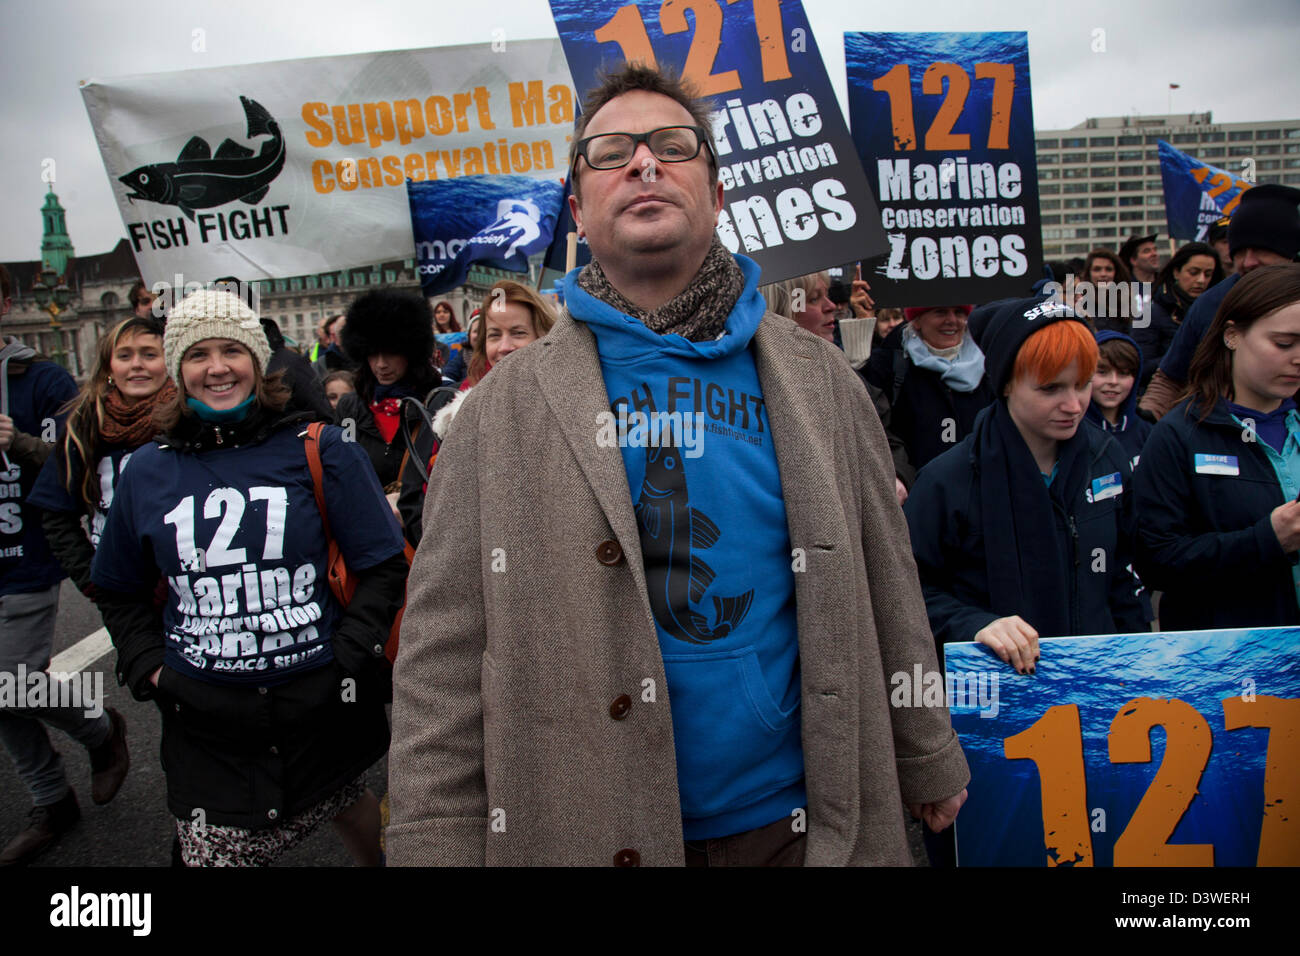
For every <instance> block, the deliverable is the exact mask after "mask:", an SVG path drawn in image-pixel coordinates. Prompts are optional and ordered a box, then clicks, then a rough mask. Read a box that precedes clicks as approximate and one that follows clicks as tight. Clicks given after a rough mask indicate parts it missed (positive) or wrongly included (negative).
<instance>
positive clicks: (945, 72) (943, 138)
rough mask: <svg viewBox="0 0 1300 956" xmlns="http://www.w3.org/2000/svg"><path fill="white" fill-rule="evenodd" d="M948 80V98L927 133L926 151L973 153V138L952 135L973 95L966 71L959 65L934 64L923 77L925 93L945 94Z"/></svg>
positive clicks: (945, 98)
mask: <svg viewBox="0 0 1300 956" xmlns="http://www.w3.org/2000/svg"><path fill="white" fill-rule="evenodd" d="M944 80H947V81H948V95H947V96H945V97H944V98H943V103H942V104H940V106H939V110H938V112H936V113H935V114H934V122H933V123H931V124H930V128H929V129H928V130H926V132H925V148H926V149H928V150H931V151H933V152H939V151H942V150H965V149H970V134H968V133H954V132H953V131H952V128H953V126H954V124H956V122H957V120H958V119H959V118H960V117H961V110H962V107H963V106H965V105H966V97H967V96H968V95H969V94H970V77H968V76H967V75H966V71H965V70H963V69H962V68H961V67H959V66H958V65H957V64H956V63H931V64H930V66H929V68H928V69H926V71H925V73H924V74H922V76H921V92H922V93H928V94H930V95H931V96H934V95H937V94H939V93H942V92H943V85H942V84H943V81H944Z"/></svg>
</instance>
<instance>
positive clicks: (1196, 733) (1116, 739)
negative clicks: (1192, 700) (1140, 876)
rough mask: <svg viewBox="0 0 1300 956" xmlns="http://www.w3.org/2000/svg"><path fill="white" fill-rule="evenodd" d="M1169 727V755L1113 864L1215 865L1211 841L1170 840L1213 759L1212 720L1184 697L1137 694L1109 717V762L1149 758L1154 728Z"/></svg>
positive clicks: (1117, 847) (1119, 843)
mask: <svg viewBox="0 0 1300 956" xmlns="http://www.w3.org/2000/svg"><path fill="white" fill-rule="evenodd" d="M1157 726H1159V727H1163V728H1164V729H1165V755H1164V759H1163V760H1161V761H1160V769H1159V770H1157V771H1156V776H1155V779H1154V780H1152V781H1151V784H1150V786H1148V787H1147V791H1146V793H1145V794H1143V796H1142V801H1141V802H1140V803H1139V804H1138V805H1137V809H1136V810H1134V811H1133V816H1132V818H1131V819H1130V820H1129V823H1128V826H1126V827H1125V828H1124V832H1123V833H1121V834H1120V835H1119V838H1118V839H1116V841H1115V866H1214V846H1213V844H1210V843H1176V844H1171V843H1169V842H1168V840H1169V838H1170V837H1171V836H1173V833H1174V830H1175V828H1177V826H1178V821H1179V820H1181V819H1182V818H1183V814H1184V813H1186V812H1187V808H1188V806H1190V805H1191V802H1192V798H1193V797H1195V796H1196V793H1197V789H1196V788H1197V785H1198V784H1199V783H1200V782H1201V774H1202V773H1204V771H1205V765H1206V764H1207V763H1208V762H1209V760H1210V747H1211V745H1212V743H1213V740H1212V738H1211V736H1210V725H1209V724H1207V723H1206V722H1205V718H1204V717H1202V716H1201V715H1200V714H1199V713H1197V711H1196V708H1194V707H1193V706H1192V705H1191V704H1189V703H1187V702H1186V701H1182V700H1176V699H1175V700H1164V699H1160V700H1156V699H1153V698H1151V697H1138V698H1136V699H1134V700H1131V701H1129V702H1128V703H1127V704H1125V705H1124V706H1123V707H1121V708H1120V709H1119V711H1118V712H1117V713H1116V714H1115V719H1114V720H1112V721H1111V722H1110V733H1109V734H1108V735H1107V740H1108V743H1109V747H1110V762H1111V763H1150V761H1151V728H1153V727H1157Z"/></svg>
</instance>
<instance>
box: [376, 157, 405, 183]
mask: <svg viewBox="0 0 1300 956" xmlns="http://www.w3.org/2000/svg"><path fill="white" fill-rule="evenodd" d="M380 165H382V166H383V167H384V184H385V185H388V186H400V185H402V183H404V182H405V181H406V180H405V178H404V177H403V176H402V160H401V159H400V158H399V157H397V156H385V157H384V158H383V159H382V160H381V161H380Z"/></svg>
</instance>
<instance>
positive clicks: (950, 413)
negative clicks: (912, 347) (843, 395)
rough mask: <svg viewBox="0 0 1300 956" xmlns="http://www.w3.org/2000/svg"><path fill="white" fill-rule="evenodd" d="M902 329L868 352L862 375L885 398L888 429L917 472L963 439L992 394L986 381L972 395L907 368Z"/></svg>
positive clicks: (923, 371)
mask: <svg viewBox="0 0 1300 956" xmlns="http://www.w3.org/2000/svg"><path fill="white" fill-rule="evenodd" d="M905 325H906V323H904V325H900V326H899V327H898V328H896V329H894V331H892V332H890V333H889V335H888V336H887V337H886V338H885V341H884V342H882V343H881V344H880V345H879V346H877V347H876V348H873V349H872V350H871V357H870V358H869V359H868V360H867V364H866V368H865V371H864V373H863V374H864V377H865V378H866V380H867V381H868V382H870V383H871V384H872V385H874V386H876V388H878V389H880V390H882V391H883V392H884V393H885V397H886V398H887V399H889V402H890V423H889V428H890V431H891V432H892V433H893V434H894V435H897V436H898V437H899V439H901V440H902V442H903V446H904V447H905V448H906V449H907V460H908V462H909V463H910V464H911V466H912V467H913V468H916V469H920V468H923V467H925V465H926V464H927V463H928V462H929V461H930V460H931V459H934V458H937V457H938V456H939V455H942V454H943V453H944V452H946V451H949V450H951V449H952V447H953V445H954V444H955V443H957V442H960V441H961V440H962V439H963V438H965V437H966V436H967V435H969V434H970V433H971V429H972V428H973V427H974V426H975V418H976V416H977V415H979V413H980V411H981V410H983V409H984V408H985V407H986V406H988V405H989V404H990V403H992V401H993V399H994V397H995V396H994V394H993V388H992V386H990V385H989V383H988V378H987V377H986V378H983V379H981V380H980V384H979V386H978V387H977V388H976V389H975V390H974V391H973V392H958V391H956V390H955V389H952V388H950V387H949V386H948V385H947V384H945V383H944V381H943V378H942V376H941V375H940V374H939V373H938V372H934V371H931V370H929V369H923V368H918V367H917V366H915V365H913V364H912V362H911V360H909V359H908V358H907V353H906V352H905V351H904V350H903V328H904V327H905ZM900 376H901V379H902V381H901V384H899V378H900ZM896 386H897V387H896ZM949 420H951V425H952V427H949V426H948V424H947V423H948V421H949Z"/></svg>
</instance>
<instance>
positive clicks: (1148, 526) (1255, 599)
mask: <svg viewBox="0 0 1300 956" xmlns="http://www.w3.org/2000/svg"><path fill="white" fill-rule="evenodd" d="M1191 402H1192V399H1184V400H1183V401H1182V402H1180V403H1178V404H1177V405H1175V406H1174V407H1173V409H1172V410H1171V411H1170V412H1169V414H1168V415H1166V416H1164V418H1162V419H1160V422H1159V423H1158V424H1157V425H1156V427H1155V430H1154V431H1152V432H1151V437H1150V438H1148V439H1147V443H1146V446H1145V447H1144V448H1143V451H1142V461H1141V462H1140V463H1139V464H1138V469H1137V474H1136V476H1135V479H1134V484H1135V489H1136V497H1137V507H1138V536H1137V566H1138V572H1139V573H1140V574H1141V575H1142V579H1143V580H1144V581H1145V582H1146V583H1147V585H1148V586H1149V587H1151V588H1153V589H1155V590H1159V591H1163V592H1165V593H1164V597H1162V598H1161V599H1160V627H1161V629H1163V630H1173V631H1183V630H1196V629H1201V628H1217V627H1272V626H1278V625H1296V624H1300V604H1297V601H1296V585H1295V581H1294V579H1293V577H1292V567H1293V566H1294V565H1295V563H1296V557H1297V555H1296V552H1291V553H1290V554H1288V553H1286V552H1284V551H1283V550H1282V545H1281V544H1280V543H1279V542H1278V539H1277V535H1276V533H1274V531H1273V525H1272V521H1271V519H1270V515H1271V513H1272V511H1273V509H1274V508H1276V507H1277V506H1278V505H1280V504H1283V503H1284V502H1285V501H1286V497H1285V496H1284V495H1283V493H1282V486H1281V485H1280V484H1279V482H1278V478H1277V473H1276V472H1275V471H1274V470H1273V466H1272V464H1271V463H1270V462H1269V459H1268V453H1267V452H1266V451H1265V450H1264V447H1263V445H1262V443H1261V442H1260V441H1258V440H1255V441H1246V440H1244V437H1243V429H1242V427H1241V426H1240V425H1238V424H1237V423H1236V422H1234V421H1233V420H1232V416H1231V414H1230V413H1229V411H1228V408H1227V405H1226V403H1225V402H1224V401H1223V400H1220V401H1219V403H1218V404H1217V405H1216V406H1215V407H1214V410H1213V411H1212V412H1210V414H1209V416H1208V417H1207V418H1206V420H1205V421H1204V422H1197V420H1196V419H1197V417H1198V413H1197V412H1196V411H1192V413H1191V414H1190V415H1189V414H1187V412H1188V409H1189V408H1192V405H1191ZM1198 454H1203V455H1226V456H1230V457H1231V458H1234V459H1236V467H1237V469H1238V471H1239V474H1237V475H1235V476H1234V475H1222V474H1212V473H1208V472H1207V463H1205V462H1202V463H1201V465H1200V468H1201V471H1200V472H1198V471H1197V462H1196V455H1198ZM1211 467H1212V466H1211ZM1220 470H1222V469H1220Z"/></svg>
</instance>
